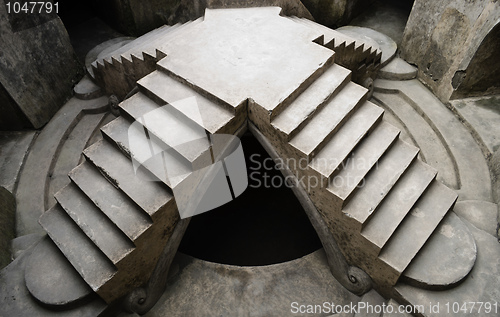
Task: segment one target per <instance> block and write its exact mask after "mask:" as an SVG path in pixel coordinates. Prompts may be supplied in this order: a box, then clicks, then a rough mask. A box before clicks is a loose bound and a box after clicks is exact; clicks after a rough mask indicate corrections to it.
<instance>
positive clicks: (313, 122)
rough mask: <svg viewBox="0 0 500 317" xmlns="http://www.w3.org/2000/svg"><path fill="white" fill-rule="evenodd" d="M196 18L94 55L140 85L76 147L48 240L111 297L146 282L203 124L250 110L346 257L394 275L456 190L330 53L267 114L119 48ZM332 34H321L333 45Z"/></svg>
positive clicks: (204, 157) (240, 120)
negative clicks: (107, 54) (88, 141)
mask: <svg viewBox="0 0 500 317" xmlns="http://www.w3.org/2000/svg"><path fill="white" fill-rule="evenodd" d="M292 20H297V19H292ZM197 21H198V20H197ZM193 23H199V22H192V23H191V24H188V25H187V26H178V27H175V28H174V27H172V28H165V29H160V30H158V31H156V32H155V33H154V34H153V35H151V34H149V35H145V36H144V37H143V38H142V39H141V38H139V42H137V43H136V44H137V45H138V43H144V44H143V45H144V46H141V47H140V48H135V47H134V46H133V45H132V46H131V47H128V48H127V47H124V48H123V49H122V50H121V51H120V54H119V56H121V61H119V60H118V59H117V58H112V59H111V63H109V62H104V64H105V65H106V63H108V64H107V65H106V66H102V65H103V64H100V63H98V64H97V65H98V66H97V68H96V69H95V70H96V77H98V76H102V79H103V81H104V82H105V83H106V85H108V84H109V85H110V86H106V87H107V88H108V89H110V90H112V91H114V90H115V89H116V90H117V91H120V89H123V87H124V86H123V85H125V86H127V85H128V86H127V87H130V85H129V82H130V81H132V80H134V85H135V81H136V80H137V83H136V84H137V86H138V88H139V91H138V92H137V93H135V94H134V95H133V96H131V97H130V98H128V99H126V100H124V101H123V102H122V103H121V104H120V112H121V114H122V116H121V117H119V118H117V119H115V120H114V121H112V122H111V123H109V124H107V125H106V126H105V127H103V128H102V130H101V131H102V134H103V136H104V139H103V140H102V141H99V142H97V143H96V144H94V145H92V146H90V147H89V148H88V149H86V150H85V151H84V155H85V159H86V160H85V162H84V163H82V164H81V165H79V166H78V167H76V168H75V169H74V170H73V171H72V172H71V173H70V175H69V176H70V178H71V181H72V182H71V184H70V185H68V186H67V187H65V188H63V189H62V190H61V191H60V192H59V193H57V195H56V199H57V202H58V204H57V205H56V206H55V207H53V208H52V209H50V210H48V211H47V212H46V213H45V214H43V215H42V217H41V218H40V223H41V225H42V226H43V227H44V228H45V230H46V231H47V232H48V235H49V236H50V238H51V239H52V240H53V242H54V243H55V244H56V245H57V247H58V248H59V249H60V250H61V251H62V253H63V254H64V255H65V257H66V258H67V260H68V261H69V262H70V263H71V265H72V266H73V267H74V268H75V269H76V270H77V271H78V273H79V275H80V276H81V277H82V278H83V279H84V280H85V282H86V283H87V284H88V285H90V286H91V288H92V289H93V290H94V291H95V292H97V293H98V294H99V295H100V296H101V297H102V298H103V299H104V300H105V301H106V302H108V303H110V302H112V301H114V300H116V299H118V298H120V297H121V296H123V295H125V294H127V293H128V292H130V291H131V290H132V289H133V288H135V287H137V286H139V285H141V284H143V283H144V282H145V281H147V279H148V278H149V275H150V274H151V271H152V269H153V267H154V265H155V264H156V261H157V259H158V257H159V255H160V253H161V251H162V249H163V247H164V246H165V244H166V242H167V241H168V239H169V238H170V236H171V235H172V231H173V228H174V227H175V225H176V223H177V221H178V219H179V214H178V211H177V206H176V202H175V200H174V197H173V191H174V189H175V188H177V186H179V184H181V183H182V182H183V181H184V180H185V179H186V178H188V177H189V176H190V175H191V173H193V172H194V171H196V170H197V169H199V168H202V167H205V166H207V165H210V164H212V163H213V161H214V146H213V144H212V141H211V138H210V135H211V134H221V133H224V134H235V133H236V132H237V131H238V130H239V129H241V128H242V127H243V129H244V127H245V123H246V120H247V119H249V120H251V121H252V123H253V124H254V125H255V126H256V127H257V128H258V129H259V130H260V131H261V132H262V133H263V134H264V135H265V136H266V137H267V138H268V139H269V140H270V142H271V143H272V144H273V146H274V147H275V149H276V150H277V152H278V153H279V155H280V157H281V158H282V159H283V161H284V162H287V163H288V164H289V168H290V169H291V170H292V171H293V172H294V173H295V174H296V175H297V178H298V179H299V180H301V182H302V183H301V185H302V186H303V187H304V188H305V189H306V190H307V192H308V193H309V196H310V198H311V199H312V201H313V202H314V204H315V206H316V207H317V208H318V210H319V212H320V214H321V215H322V217H323V219H324V220H325V222H326V224H327V225H328V227H329V229H330V231H331V233H332V235H333V236H334V237H335V240H336V241H337V243H338V244H339V246H340V247H341V249H342V251H343V253H344V256H345V257H346V258H347V260H348V261H349V263H350V264H352V265H355V266H358V267H360V268H362V269H363V270H364V271H366V272H367V273H368V274H369V275H370V277H371V278H372V279H373V280H374V282H375V284H376V285H378V287H379V288H381V289H390V288H391V287H392V286H394V285H395V284H396V282H397V281H398V279H399V278H400V276H401V275H403V274H404V271H405V269H406V268H407V267H408V266H409V265H410V263H411V262H412V260H414V259H415V258H416V257H418V256H419V252H420V250H421V249H422V248H423V247H424V246H425V245H426V242H427V241H428V240H429V238H430V237H431V236H432V235H433V234H434V233H435V232H436V231H437V230H439V226H440V224H441V220H442V219H443V218H444V217H445V215H446V214H447V213H448V212H449V211H450V210H451V209H452V207H453V205H454V203H455V201H456V199H457V195H456V194H455V193H454V192H453V191H451V190H450V189H448V188H447V187H445V186H444V185H442V184H441V183H439V182H438V181H437V180H436V171H435V170H434V169H433V168H431V167H430V166H428V165H426V164H425V163H423V162H422V161H420V160H419V159H418V152H419V150H418V149H417V148H415V147H413V146H412V145H409V144H407V143H405V142H403V141H402V140H401V139H400V138H399V133H400V131H399V130H398V129H397V128H395V127H394V126H392V125H390V124H389V123H387V122H385V121H384V120H383V114H384V111H383V109H382V108H380V107H378V106H376V105H374V104H373V103H371V102H370V101H368V100H367V99H368V98H367V93H368V90H367V89H365V88H364V87H361V86H360V85H358V84H356V83H354V82H352V81H351V79H352V74H353V73H352V71H351V70H348V69H346V68H344V67H342V66H340V65H338V64H333V63H325V64H324V66H322V67H323V68H322V69H320V71H317V72H316V73H315V74H314V76H312V75H311V78H314V79H315V80H311V82H309V81H307V83H306V82H304V83H303V85H300V86H297V88H296V91H291V92H290V96H288V97H287V98H285V99H283V100H286V102H283V100H281V101H280V102H281V103H280V104H279V105H276V108H275V109H276V111H274V112H273V111H269V109H265V108H264V107H261V106H260V105H258V104H256V103H255V102H254V101H253V99H251V98H249V99H248V101H247V102H243V103H240V104H238V105H231V104H229V103H228V102H225V101H223V98H219V97H217V92H215V91H207V90H204V89H203V88H201V87H197V86H196V85H194V84H193V83H192V82H189V81H188V80H187V79H183V78H181V77H180V76H179V75H173V72H171V71H169V70H168V69H166V68H165V66H162V65H159V66H158V67H157V68H158V69H157V70H154V69H150V72H149V74H148V75H146V76H144V77H142V78H140V79H139V78H137V76H140V75H138V74H141V72H140V71H138V72H137V68H136V65H135V64H134V65H132V64H131V63H129V62H130V60H128V59H127V56H132V61H134V59H135V58H136V57H134V56H136V55H137V54H138V53H137V52H139V51H141V50H146V51H147V50H149V49H152V48H153V47H154V46H155V45H158V43H160V42H163V40H165V38H169V36H174V34H177V32H180V31H179V30H182V29H184V30H185V31H186V30H189V25H193ZM300 23H309V22H303V21H302V22H300ZM167 30H170V31H167ZM175 30H177V31H175ZM163 32H165V33H163ZM325 34H330V33H328V32H325ZM332 34H333V33H332ZM336 36H337V35H334V37H335V41H333V40H331V39H327V41H329V42H328V43H333V42H335V43H339V41H337V40H336V39H337V37H336ZM157 37H158V38H157ZM160 37H163V38H162V39H160ZM338 38H343V37H341V36H340V35H339V37H338ZM146 39H147V40H146ZM142 41H153V42H154V41H157V42H155V43H154V44H153V43H152V42H151V43H152V44H151V45H150V46H147V45H146V44H145V43H146V42H142ZM340 42H341V43H347V42H345V41H344V42H342V41H340ZM325 43H326V42H325ZM332 45H333V46H332V49H333V48H339V47H342V48H345V49H346V50H347V51H349V50H353V51H355V52H359V55H356V56H365V55H366V57H364V59H365V60H367V61H369V63H370V64H371V65H375V64H376V63H377V59H380V55H379V54H376V56H373V52H372V51H371V50H370V49H366V50H365V49H364V48H363V45H358V44H355V43H354V42H349V44H347V45H346V44H339V45H336V44H335V45H334V44H332ZM347 48H349V49H347ZM128 54H130V55H128ZM337 54H338V55H341V53H337ZM144 56H145V58H144V62H146V59H147V58H146V56H148V55H146V54H145V55H144ZM157 57H158V56H157ZM335 57H337V55H335ZM356 58H357V57H356ZM152 60H153V59H152ZM127 63H129V64H127ZM99 65H101V66H99ZM119 65H121V66H119ZM103 67H104V68H103ZM111 67H114V68H113V69H115V68H116V69H119V71H116V72H115V71H113V70H111V71H110V69H111ZM120 67H123V69H120ZM358 70H359V69H358ZM99 71H101V74H100V75H99V74H98V73H99ZM141 71H142V70H141ZM117 74H120V76H122V77H123V78H125V77H126V80H125V79H123V78H122V79H121V80H120V79H117V78H114V77H113V76H116V75H117ZM106 78H108V79H110V80H111V79H113V78H114V79H113V80H116V81H117V82H116V83H115V82H113V83H111V82H108V81H107V79H106ZM124 83H125V84H124ZM123 91H125V90H123ZM291 162H295V163H296V164H292V163H291ZM152 180H154V181H152ZM153 242H154V243H153Z"/></svg>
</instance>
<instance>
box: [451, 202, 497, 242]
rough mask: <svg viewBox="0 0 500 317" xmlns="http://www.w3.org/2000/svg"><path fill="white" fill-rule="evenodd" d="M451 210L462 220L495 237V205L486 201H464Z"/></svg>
mask: <svg viewBox="0 0 500 317" xmlns="http://www.w3.org/2000/svg"><path fill="white" fill-rule="evenodd" d="M453 210H454V211H455V213H456V214H457V215H458V216H459V217H460V218H462V219H463V220H466V221H468V222H470V223H471V224H472V225H474V226H475V227H476V228H478V229H481V230H483V231H484V232H487V233H489V234H491V235H492V236H495V237H496V232H497V212H498V205H497V204H495V203H491V202H487V201H479V200H466V201H460V202H458V203H457V204H456V205H455V208H454V209H453Z"/></svg>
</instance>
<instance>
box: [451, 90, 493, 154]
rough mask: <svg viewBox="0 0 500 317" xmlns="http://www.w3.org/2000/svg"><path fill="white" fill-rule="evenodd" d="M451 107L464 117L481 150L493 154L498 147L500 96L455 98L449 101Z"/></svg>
mask: <svg viewBox="0 0 500 317" xmlns="http://www.w3.org/2000/svg"><path fill="white" fill-rule="evenodd" d="M450 104H451V106H452V107H453V109H454V110H455V111H456V112H457V113H458V114H459V115H460V116H462V117H463V118H464V120H465V122H466V123H467V124H468V125H469V130H470V131H471V133H473V134H475V136H476V139H478V140H480V141H479V142H480V144H481V143H482V144H484V146H485V147H486V148H485V149H484V150H483V151H484V152H489V153H488V154H493V153H495V151H497V150H498V149H500V125H499V124H498V122H500V96H498V95H497V96H487V97H478V98H466V99H456V100H451V101H450Z"/></svg>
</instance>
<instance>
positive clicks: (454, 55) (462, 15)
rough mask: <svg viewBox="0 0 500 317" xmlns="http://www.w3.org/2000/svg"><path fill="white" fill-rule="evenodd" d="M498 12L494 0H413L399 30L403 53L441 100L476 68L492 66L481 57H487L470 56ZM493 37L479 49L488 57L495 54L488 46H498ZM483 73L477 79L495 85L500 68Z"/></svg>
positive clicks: (492, 48) (478, 69) (486, 84)
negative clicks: (401, 33)
mask: <svg viewBox="0 0 500 317" xmlns="http://www.w3.org/2000/svg"><path fill="white" fill-rule="evenodd" d="M429 12H433V14H429ZM499 17H500V10H499V9H498V3H497V1H495V0H477V1H465V0H460V1H450V0H440V1H435V0H416V1H415V4H414V6H413V10H412V12H411V14H410V17H409V19H408V24H407V26H406V29H405V33H404V36H403V41H402V45H401V52H402V54H401V57H402V58H403V59H405V60H406V61H407V62H409V63H410V64H415V65H417V66H418V68H419V78H420V79H421V80H423V81H424V82H425V83H426V85H428V86H429V87H430V88H431V89H432V91H433V92H434V93H435V94H436V96H438V97H439V98H440V99H441V100H442V101H448V100H449V99H450V97H452V94H453V93H454V91H455V90H456V89H457V88H459V86H460V85H461V84H462V82H463V81H464V79H466V78H467V76H469V77H470V76H473V77H476V78H477V76H475V75H473V74H474V73H481V72H486V71H487V67H491V64H487V63H483V62H484V61H485V60H481V61H480V63H478V64H474V63H472V61H473V59H474V56H475V55H476V52H477V51H478V50H479V48H480V46H481V43H482V42H483V40H484V39H485V37H486V36H487V35H488V33H489V32H490V31H491V30H492V29H493V28H494V27H495V24H496V23H497V21H498V18H499ZM494 41H495V40H492V41H491V42H492V43H490V44H492V45H490V46H488V48H484V49H483V51H484V53H486V54H482V55H483V56H482V57H485V55H486V60H487V59H488V58H489V59H490V60H491V59H492V58H493V56H498V53H497V52H496V53H495V52H493V51H490V50H495V49H497V44H495V42H494ZM496 43H498V40H496ZM480 59H481V58H480ZM495 65H496V64H495ZM485 66H486V67H485ZM470 67H472V68H474V69H470ZM495 67H497V66H495ZM495 69H496V68H495ZM487 73H488V74H491V75H492V76H490V78H488V79H485V80H484V81H483V82H482V83H481V87H483V89H485V87H486V86H497V83H495V82H494V81H492V80H493V79H495V78H497V77H495V76H497V75H498V72H497V74H496V75H495V74H492V73H490V72H489V71H487Z"/></svg>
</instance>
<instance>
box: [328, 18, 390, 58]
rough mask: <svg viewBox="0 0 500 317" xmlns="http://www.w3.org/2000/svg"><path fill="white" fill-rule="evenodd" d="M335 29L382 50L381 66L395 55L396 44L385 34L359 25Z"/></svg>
mask: <svg viewBox="0 0 500 317" xmlns="http://www.w3.org/2000/svg"><path fill="white" fill-rule="evenodd" d="M336 31H338V32H340V33H343V34H345V35H347V36H350V37H352V38H353V39H356V40H359V41H361V42H364V43H366V44H367V45H368V46H371V47H372V48H374V49H375V48H377V49H379V50H380V51H381V52H382V59H381V60H380V64H381V66H382V67H383V66H385V65H387V64H388V63H389V62H390V61H391V59H392V58H394V56H395V55H396V50H397V49H398V45H397V44H396V42H394V40H393V39H391V38H390V37H388V36H387V35H385V34H383V33H380V32H377V31H375V30H372V29H370V28H365V27H361V26H349V25H348V26H343V27H341V28H338V29H336Z"/></svg>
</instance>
